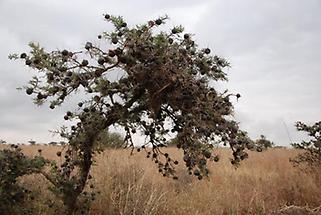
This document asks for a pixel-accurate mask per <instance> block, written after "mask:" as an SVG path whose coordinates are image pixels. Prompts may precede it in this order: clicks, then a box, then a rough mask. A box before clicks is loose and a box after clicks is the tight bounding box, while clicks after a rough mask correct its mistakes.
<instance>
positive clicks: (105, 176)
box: [22, 146, 321, 215]
mask: <svg viewBox="0 0 321 215" xmlns="http://www.w3.org/2000/svg"><path fill="white" fill-rule="evenodd" d="M22 148H23V151H24V152H25V153H26V154H28V155H35V154H37V150H38V149H39V148H41V149H42V155H43V156H45V157H47V158H49V159H56V160H57V161H58V162H59V159H57V156H56V152H57V151H58V150H61V149H60V148H59V147H53V146H23V147H22ZM166 151H168V152H169V154H170V155H171V156H172V157H174V158H177V159H178V160H179V161H181V160H182V152H181V151H179V150H177V149H175V148H168V149H166ZM218 153H219V154H220V155H221V160H220V161H219V162H218V163H214V162H213V163H209V169H210V171H211V174H210V176H209V177H208V178H207V179H204V180H201V181H199V180H198V179H197V178H194V177H192V176H190V175H188V172H187V171H186V170H185V167H184V165H183V162H180V164H179V166H178V168H177V174H178V177H179V179H178V180H172V179H169V178H164V177H163V176H162V175H160V174H159V173H158V169H157V166H156V165H155V164H154V163H153V162H152V161H151V160H150V159H147V158H146V154H145V153H144V152H139V153H138V152H135V153H134V155H130V150H124V149H119V150H106V151H104V152H103V153H102V154H100V155H97V156H96V161H97V162H96V163H95V166H94V167H93V169H92V173H91V174H92V176H93V179H91V182H90V183H92V184H94V185H95V188H94V189H95V190H97V191H99V194H97V195H96V199H95V201H93V203H92V206H91V211H90V213H91V214H193V215H196V214H202V215H203V214H214V215H215V214H226V215H228V214H270V213H271V212H272V211H275V210H278V209H280V208H282V207H284V206H286V205H297V206H304V207H310V208H315V207H318V206H320V205H321V189H320V188H321V187H320V185H321V180H320V173H314V174H311V173H309V174H307V173H304V172H303V171H300V170H299V169H298V168H294V167H293V166H292V164H291V163H290V162H289V158H291V157H294V156H295V155H296V154H297V153H298V152H297V151H295V150H293V149H270V150H268V151H264V152H261V153H256V152H250V156H249V158H248V159H247V160H245V161H244V162H242V164H241V166H240V167H239V168H237V169H235V168H234V167H233V166H232V165H231V164H230V163H229V157H230V156H231V155H230V151H229V150H227V149H219V150H218ZM22 182H23V183H24V184H26V185H27V186H29V187H32V188H33V189H34V190H35V191H36V192H38V194H39V195H37V196H36V200H37V201H39V207H38V208H37V211H38V214H54V212H52V211H51V210H50V209H49V208H48V207H45V206H41V205H42V203H44V202H45V201H46V200H47V199H49V198H53V196H52V194H50V192H49V191H47V189H46V188H47V187H48V185H49V184H48V183H47V182H46V181H45V179H44V178H42V177H39V176H35V175H32V176H28V177H26V178H23V179H22ZM88 190H89V188H88ZM56 201H58V200H56Z"/></svg>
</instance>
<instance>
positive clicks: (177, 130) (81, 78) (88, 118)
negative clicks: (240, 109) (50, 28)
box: [11, 14, 250, 214]
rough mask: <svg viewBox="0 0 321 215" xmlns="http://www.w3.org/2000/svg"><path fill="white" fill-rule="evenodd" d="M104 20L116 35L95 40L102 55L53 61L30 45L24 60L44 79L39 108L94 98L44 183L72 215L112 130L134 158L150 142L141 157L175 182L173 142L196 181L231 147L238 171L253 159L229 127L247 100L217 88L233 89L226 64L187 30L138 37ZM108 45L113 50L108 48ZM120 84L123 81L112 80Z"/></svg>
mask: <svg viewBox="0 0 321 215" xmlns="http://www.w3.org/2000/svg"><path fill="white" fill-rule="evenodd" d="M105 19H106V21H108V22H110V23H112V24H113V26H114V30H113V31H111V32H103V33H102V34H101V35H98V39H100V40H101V43H100V45H98V44H97V45H96V44H95V43H92V42H87V43H86V44H85V46H84V50H79V51H70V50H61V51H51V52H47V51H45V49H44V48H42V47H40V46H39V45H38V44H35V43H31V44H30V47H31V52H30V54H26V53H22V54H21V55H20V58H22V59H23V60H24V61H25V64H26V65H27V66H29V67H31V68H33V69H35V70H36V71H38V72H39V74H38V75H36V76H34V77H33V78H32V79H31V80H30V82H29V85H28V86H27V87H25V89H26V93H27V94H28V95H33V98H34V102H35V103H36V104H38V105H41V104H44V103H45V101H46V100H48V101H50V106H49V107H50V108H51V109H54V108H55V107H56V106H58V105H61V104H62V103H63V102H64V101H65V100H66V98H67V97H68V96H71V95H72V94H73V93H77V92H79V91H84V92H86V93H87V95H88V97H89V99H88V100H85V101H79V104H78V109H77V110H75V111H68V112H67V113H66V115H65V116H64V119H65V120H70V121H72V122H74V123H75V124H74V125H73V126H72V127H71V129H70V130H65V129H63V130H62V132H61V136H62V137H64V138H66V139H67V140H68V144H67V147H68V149H67V150H66V154H65V162H64V163H63V164H62V165H61V166H60V167H59V166H57V165H54V164H53V170H54V171H51V173H50V174H48V175H47V178H48V180H50V181H51V182H52V184H53V185H54V187H55V189H56V190H58V191H59V192H60V194H61V196H62V198H63V201H64V203H65V204H66V205H67V208H68V209H67V213H69V214H72V213H74V212H75V211H76V210H77V207H78V206H77V199H78V197H79V195H80V194H81V193H82V192H83V190H84V188H85V186H86V182H87V179H88V178H89V171H90V168H91V165H92V163H93V154H94V153H95V150H96V149H97V147H96V146H97V143H98V142H99V138H98V137H99V136H100V134H101V132H102V131H104V130H106V129H108V128H109V127H110V126H111V125H117V126H121V127H123V128H124V129H125V132H126V133H125V143H126V145H128V146H129V147H132V148H133V149H134V141H133V138H132V137H133V135H134V134H136V133H139V134H141V135H144V136H145V142H143V143H140V145H141V148H139V149H138V151H145V152H146V153H147V155H146V157H147V158H150V159H151V160H152V161H153V162H155V164H156V166H157V167H158V169H159V172H160V173H161V174H163V176H166V177H172V178H173V179H177V176H176V174H175V165H177V164H178V162H177V161H175V160H173V159H172V158H171V157H170V155H169V154H167V153H163V152H162V151H161V149H160V146H164V145H166V142H167V138H168V137H169V136H175V137H176V140H177V142H176V146H177V147H178V148H180V149H182V150H183V151H184V162H185V165H186V167H187V168H188V170H189V172H192V173H193V174H194V175H195V176H196V177H198V179H202V178H203V177H204V176H206V175H207V174H208V169H207V165H206V164H207V161H208V160H212V159H215V160H216V161H218V159H217V158H216V155H215V154H213V153H212V151H213V149H214V148H215V146H217V145H219V144H225V145H226V144H227V145H229V147H230V148H231V150H232V151H233V153H232V155H233V159H232V160H231V162H232V164H235V165H237V164H238V163H239V162H240V161H241V160H243V159H245V158H246V157H247V153H246V152H245V149H246V148H248V147H250V144H249V142H248V138H246V135H245V133H242V132H240V131H239V128H238V124H237V122H235V121H234V120H233V117H232V113H233V106H232V103H231V97H233V96H234V97H236V99H238V98H239V97H240V95H239V94H231V93H228V92H227V91H225V92H219V91H217V90H216V89H214V88H213V87H211V84H210V82H211V83H213V82H215V81H224V80H227V78H226V74H225V73H224V72H223V69H224V68H225V67H228V66H229V63H228V62H227V61H226V60H225V59H223V58H221V57H219V56H217V55H211V50H210V49H209V48H199V47H198V46H197V44H196V43H195V41H194V40H193V38H192V35H191V34H189V33H184V28H183V27H182V26H176V27H174V28H172V29H171V30H170V31H168V32H164V31H159V30H157V27H158V26H160V25H163V24H165V22H166V20H167V17H160V18H158V19H156V20H151V21H149V22H147V23H146V24H142V25H136V26H134V27H129V26H128V25H127V23H126V22H125V20H124V19H123V18H122V17H116V16H110V15H108V14H106V15H105ZM106 42H107V44H109V46H108V49H106V47H105V46H103V45H102V44H103V43H106ZM17 56H18V55H12V56H11V58H17ZM116 76H118V77H119V76H120V78H117V79H115V78H112V77H116ZM58 156H62V154H61V153H60V154H58Z"/></svg>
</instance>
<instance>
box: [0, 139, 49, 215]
mask: <svg viewBox="0 0 321 215" xmlns="http://www.w3.org/2000/svg"><path fill="white" fill-rule="evenodd" d="M45 163H46V161H45V160H44V159H43V157H40V156H36V157H34V158H28V157H26V156H25V155H24V154H23V153H22V152H21V149H20V148H19V147H18V146H17V145H11V147H10V148H9V149H3V150H1V151H0V211H1V213H3V214H22V213H27V212H29V213H31V212H30V211H28V210H26V209H25V208H24V207H23V204H24V203H25V202H26V201H29V200H32V199H33V196H32V192H31V191H29V190H28V189H26V188H24V187H22V186H21V185H19V183H18V178H19V177H21V176H24V175H28V174H32V173H37V172H39V171H40V170H41V169H42V168H43V166H44V165H45Z"/></svg>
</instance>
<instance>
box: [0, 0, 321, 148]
mask: <svg viewBox="0 0 321 215" xmlns="http://www.w3.org/2000/svg"><path fill="white" fill-rule="evenodd" d="M320 11H321V1H320V0H306V1H302V0H269V1H268V0H266V1H257V0H242V1H240V0H224V1H223V0H204V1H201V0H200V1H195V0H193V1H192V0H185V1H172V0H171V1H169V0H163V1H147V0H143V1H129V0H128V1H121V0H117V1H106V0H54V1H53V0H0V113H1V117H0V139H4V140H7V141H10V142H27V141H28V140H30V139H33V140H36V141H37V142H48V141H52V140H57V138H56V137H52V136H51V134H50V133H49V132H48V130H55V129H57V128H59V126H60V125H62V124H63V123H64V122H63V113H64V111H66V110H67V109H68V108H69V107H70V106H71V104H72V100H71V101H69V102H67V104H66V105H64V106H63V107H61V108H58V109H55V110H54V111H52V110H50V109H49V108H48V107H47V106H48V105H45V106H44V107H37V106H35V105H34V104H33V103H32V101H31V99H30V98H29V97H27V96H26V95H25V94H24V92H21V91H17V90H16V87H19V86H22V85H24V84H26V82H27V81H28V79H29V78H30V77H31V74H32V73H30V71H29V70H28V69H27V68H26V67H25V66H23V63H22V62H13V61H9V60H8V54H9V53H20V52H24V51H28V47H27V44H28V43H29V42H30V41H37V42H39V43H40V44H41V45H42V46H44V47H45V48H46V49H47V50H52V49H57V48H67V49H79V48H80V47H82V46H83V45H84V44H85V42H86V41H92V40H96V38H97V35H98V34H99V33H100V32H102V31H108V30H109V29H110V27H111V26H110V25H108V24H107V23H106V22H104V21H103V16H102V14H103V13H106V12H107V13H110V14H114V15H122V16H124V18H125V19H126V20H127V21H128V23H129V24H130V25H134V24H137V23H142V22H145V21H147V20H149V19H156V18H158V17H159V16H162V15H164V14H167V15H169V16H170V21H169V22H168V27H169V28H170V27H172V26H174V25H177V24H182V25H184V26H185V27H186V30H187V31H188V32H191V33H194V34H195V38H196V39H197V42H198V43H199V44H200V45H201V46H204V47H210V48H211V49H212V50H213V52H214V53H215V54H218V55H220V56H223V57H225V58H226V59H228V60H229V61H230V62H231V65H232V67H231V68H230V69H229V70H227V71H226V72H227V73H228V77H229V82H228V83H224V84H223V85H220V86H221V87H222V86H223V88H227V89H229V90H230V91H231V92H235V93H237V92H239V93H240V94H241V95H242V97H241V99H240V100H239V102H238V103H235V116H236V119H237V120H238V121H239V122H240V125H241V128H243V129H244V130H246V131H248V132H249V135H250V136H251V137H252V138H257V137H258V136H259V135H260V134H264V135H265V136H267V138H268V139H270V140H272V141H274V142H275V143H276V144H278V145H289V142H290V140H289V139H292V140H295V141H298V140H300V139H301V138H303V136H302V135H301V134H300V133H298V132H296V130H295V128H294V123H295V122H296V121H298V120H301V121H304V122H308V123H312V122H314V121H320V120H321V108H320V107H321V84H320V82H321V13H320ZM287 129H288V133H289V135H288V134H287Z"/></svg>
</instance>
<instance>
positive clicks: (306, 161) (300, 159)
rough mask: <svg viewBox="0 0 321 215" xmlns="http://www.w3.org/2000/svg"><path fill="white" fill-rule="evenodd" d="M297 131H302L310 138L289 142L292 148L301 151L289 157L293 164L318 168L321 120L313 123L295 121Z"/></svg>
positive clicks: (320, 151) (320, 157)
mask: <svg viewBox="0 0 321 215" xmlns="http://www.w3.org/2000/svg"><path fill="white" fill-rule="evenodd" d="M296 128H297V130H298V131H304V132H306V133H307V135H308V136H309V137H310V138H311V139H310V140H309V141H302V142H301V143H293V144H291V145H292V146H293V147H294V148H296V149H300V150H302V151H303V152H302V153H300V154H299V155H297V156H296V157H295V158H294V159H291V161H292V162H293V164H294V165H296V166H297V165H304V167H308V170H312V171H313V170H316V169H318V170H320V167H321V121H320V122H316V123H315V124H314V125H306V124H304V123H302V122H297V123H296Z"/></svg>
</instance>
